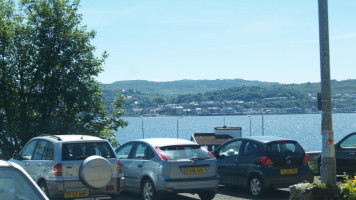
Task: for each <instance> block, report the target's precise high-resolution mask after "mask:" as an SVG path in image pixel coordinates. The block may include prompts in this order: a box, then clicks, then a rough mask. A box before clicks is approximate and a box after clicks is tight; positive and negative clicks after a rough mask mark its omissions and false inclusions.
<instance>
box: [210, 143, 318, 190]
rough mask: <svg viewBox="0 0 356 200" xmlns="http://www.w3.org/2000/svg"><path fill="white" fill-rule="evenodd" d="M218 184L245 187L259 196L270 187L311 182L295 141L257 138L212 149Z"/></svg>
mask: <svg viewBox="0 0 356 200" xmlns="http://www.w3.org/2000/svg"><path fill="white" fill-rule="evenodd" d="M214 156H215V157H216V158H217V161H218V172H219V181H220V184H223V185H236V186H244V187H247V188H248V189H249V190H250V192H251V194H252V195H253V196H262V195H263V194H264V192H265V191H266V190H268V189H269V188H271V187H287V186H290V185H293V184H296V183H300V182H303V181H308V182H313V181H314V174H313V170H312V169H311V168H310V167H309V166H308V161H309V157H308V155H307V154H306V153H305V152H304V150H303V148H302V147H301V146H300V145H299V144H298V142H296V141H294V140H289V139H286V138H281V137H272V136H259V137H248V138H235V139H231V140H229V141H227V142H225V143H224V144H222V145H220V146H219V147H218V148H217V149H216V150H214Z"/></svg>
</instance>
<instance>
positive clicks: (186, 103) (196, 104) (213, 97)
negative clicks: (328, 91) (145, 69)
mask: <svg viewBox="0 0 356 200" xmlns="http://www.w3.org/2000/svg"><path fill="white" fill-rule="evenodd" d="M120 83H121V82H115V83H114V84H112V85H103V89H104V98H105V99H104V101H105V102H106V103H107V104H110V102H112V100H113V99H114V97H115V96H116V95H117V93H118V92H121V93H123V94H124V95H126V96H127V99H126V101H125V110H126V113H127V114H134V115H137V114H140V115H141V114H169V115H171V114H177V113H176V110H175V108H176V107H182V108H183V109H184V110H185V113H184V114H198V113H199V112H198V111H197V109H198V110H199V109H202V110H203V111H204V112H205V114H209V113H210V114H211V113H214V114H244V113H246V112H257V113H258V112H263V110H265V109H276V112H277V109H278V112H281V113H288V112H291V111H289V110H290V109H292V110H293V112H297V113H306V112H317V103H316V95H317V93H318V92H320V83H303V84H279V83H268V82H258V81H244V80H242V79H235V80H182V81H172V82H150V81H123V82H122V84H120ZM331 85H332V99H333V108H334V109H337V110H338V111H340V112H346V111H347V112H349V111H353V109H354V108H355V110H356V80H345V81H335V80H333V81H331ZM209 109H212V110H214V111H210V110H209ZM188 111H189V112H188ZM203 111H201V112H203ZM204 112H203V114H204ZM226 112H227V113H226Z"/></svg>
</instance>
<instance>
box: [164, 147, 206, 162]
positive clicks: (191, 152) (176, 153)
mask: <svg viewBox="0 0 356 200" xmlns="http://www.w3.org/2000/svg"><path fill="white" fill-rule="evenodd" d="M160 149H161V150H162V151H163V152H164V153H165V154H166V156H167V158H168V160H173V161H174V160H177V161H179V160H192V159H201V160H204V159H210V158H211V157H210V155H209V154H208V153H207V152H206V151H204V150H203V149H201V147H200V146H199V145H174V146H165V147H160Z"/></svg>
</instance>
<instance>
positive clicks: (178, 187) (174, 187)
mask: <svg viewBox="0 0 356 200" xmlns="http://www.w3.org/2000/svg"><path fill="white" fill-rule="evenodd" d="M155 186H156V190H158V191H164V192H175V193H183V192H184V193H197V192H202V191H210V192H217V189H218V186H219V180H218V176H213V177H204V178H189V179H170V178H164V179H163V181H161V184H158V185H155Z"/></svg>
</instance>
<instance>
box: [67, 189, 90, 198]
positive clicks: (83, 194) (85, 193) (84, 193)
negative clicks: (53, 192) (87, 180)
mask: <svg viewBox="0 0 356 200" xmlns="http://www.w3.org/2000/svg"><path fill="white" fill-rule="evenodd" d="M88 195H89V192H88V191H76V192H66V193H64V198H75V197H87V196H88Z"/></svg>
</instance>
